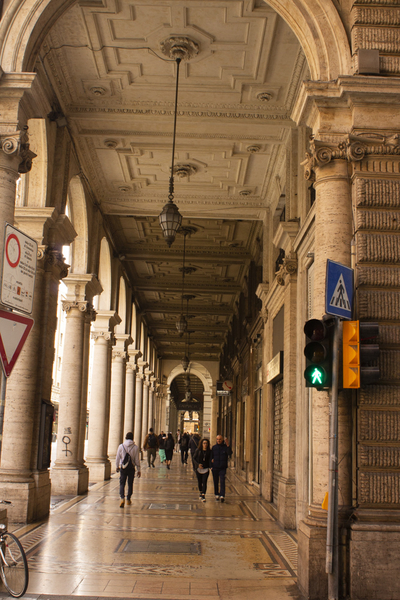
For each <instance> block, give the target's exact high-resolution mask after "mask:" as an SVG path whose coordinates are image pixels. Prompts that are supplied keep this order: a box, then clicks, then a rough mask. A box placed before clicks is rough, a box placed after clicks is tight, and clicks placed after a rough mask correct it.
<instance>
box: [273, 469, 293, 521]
mask: <svg viewBox="0 0 400 600" xmlns="http://www.w3.org/2000/svg"><path fill="white" fill-rule="evenodd" d="M277 508H278V521H279V523H280V524H281V525H282V526H283V527H285V529H296V482H295V481H294V480H293V479H286V478H285V477H281V478H280V480H279V487H278V502H277Z"/></svg>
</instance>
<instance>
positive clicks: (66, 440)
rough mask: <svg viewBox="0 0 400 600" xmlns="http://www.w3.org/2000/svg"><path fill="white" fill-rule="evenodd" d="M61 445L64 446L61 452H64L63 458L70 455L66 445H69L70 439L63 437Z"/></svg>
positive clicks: (66, 436)
mask: <svg viewBox="0 0 400 600" xmlns="http://www.w3.org/2000/svg"><path fill="white" fill-rule="evenodd" d="M62 443H63V444H65V448H64V450H63V452H65V456H68V454H72V452H71V450H68V445H69V444H70V443H71V438H70V437H69V436H68V435H64V437H63V439H62Z"/></svg>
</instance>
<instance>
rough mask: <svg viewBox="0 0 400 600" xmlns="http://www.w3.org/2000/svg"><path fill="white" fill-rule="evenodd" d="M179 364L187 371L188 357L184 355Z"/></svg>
mask: <svg viewBox="0 0 400 600" xmlns="http://www.w3.org/2000/svg"><path fill="white" fill-rule="evenodd" d="M181 364H182V368H183V370H184V371H187V369H188V367H189V359H188V357H187V356H186V355H185V356H184V357H183V358H182V363H181Z"/></svg>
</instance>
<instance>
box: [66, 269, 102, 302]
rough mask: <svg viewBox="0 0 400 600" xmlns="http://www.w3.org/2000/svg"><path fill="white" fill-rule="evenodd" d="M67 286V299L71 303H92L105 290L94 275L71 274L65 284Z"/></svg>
mask: <svg viewBox="0 0 400 600" xmlns="http://www.w3.org/2000/svg"><path fill="white" fill-rule="evenodd" d="M63 283H64V284H65V285H66V286H67V293H66V295H65V298H66V300H67V301H71V302H83V301H87V302H89V303H91V302H92V300H93V297H94V296H96V295H97V294H101V292H102V291H103V288H102V287H101V284H100V282H99V280H98V279H97V277H96V275H94V274H93V273H69V274H68V275H67V277H66V278H65V279H64V282H63Z"/></svg>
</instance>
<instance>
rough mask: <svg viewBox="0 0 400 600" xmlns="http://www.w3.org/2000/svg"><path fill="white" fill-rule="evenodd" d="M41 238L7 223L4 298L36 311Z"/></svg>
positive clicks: (24, 309) (19, 307)
mask: <svg viewBox="0 0 400 600" xmlns="http://www.w3.org/2000/svg"><path fill="white" fill-rule="evenodd" d="M36 262H37V242H36V241H35V240H33V239H32V238H30V237H29V236H27V235H25V233H22V231H19V230H18V229H16V228H15V227H13V226H12V225H8V224H7V225H6V231H5V237H4V254H3V277H2V282H1V302H2V304H5V305H6V306H10V307H11V308H15V309H16V310H20V311H21V312H25V313H28V314H31V313H32V307H33V290H34V288H35V277H36Z"/></svg>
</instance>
